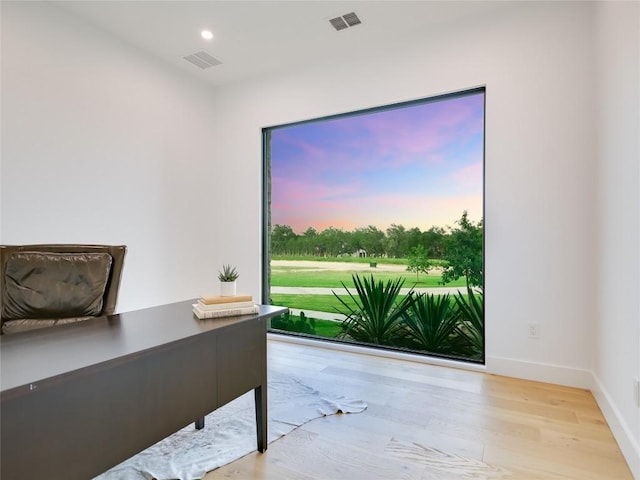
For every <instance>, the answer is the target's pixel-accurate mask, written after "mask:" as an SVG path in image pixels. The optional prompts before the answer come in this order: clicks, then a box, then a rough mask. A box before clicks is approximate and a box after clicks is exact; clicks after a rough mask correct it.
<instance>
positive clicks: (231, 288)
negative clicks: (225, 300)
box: [220, 282, 236, 297]
mask: <svg viewBox="0 0 640 480" xmlns="http://www.w3.org/2000/svg"><path fill="white" fill-rule="evenodd" d="M235 294H236V282H220V296H222V297H233V296H234V295H235Z"/></svg>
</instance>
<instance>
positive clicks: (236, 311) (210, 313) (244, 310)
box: [193, 303, 258, 319]
mask: <svg viewBox="0 0 640 480" xmlns="http://www.w3.org/2000/svg"><path fill="white" fill-rule="evenodd" d="M193 313H194V314H195V316H196V317H198V318H200V319H204V318H222V317H233V316H235V315H250V314H253V313H258V306H257V305H253V306H251V307H241V308H227V309H225V310H202V309H201V308H200V307H199V306H198V304H197V303H194V304H193Z"/></svg>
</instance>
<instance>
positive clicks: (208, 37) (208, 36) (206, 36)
mask: <svg viewBox="0 0 640 480" xmlns="http://www.w3.org/2000/svg"><path fill="white" fill-rule="evenodd" d="M200 35H202V38H204V39H205V40H211V39H212V38H213V33H211V32H210V31H209V30H202V31H201V32H200Z"/></svg>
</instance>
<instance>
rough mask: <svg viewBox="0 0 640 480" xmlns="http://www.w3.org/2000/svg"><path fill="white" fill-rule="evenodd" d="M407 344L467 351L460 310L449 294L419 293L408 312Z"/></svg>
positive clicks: (442, 350) (443, 350) (440, 350)
mask: <svg viewBox="0 0 640 480" xmlns="http://www.w3.org/2000/svg"><path fill="white" fill-rule="evenodd" d="M404 320H405V322H406V324H407V340H408V344H407V346H408V347H410V348H415V349H418V350H426V351H428V352H432V353H445V354H465V353H466V352H465V350H466V348H465V342H464V341H463V339H462V338H461V336H460V331H459V328H458V327H459V323H458V314H457V311H456V309H455V308H454V306H453V303H452V300H451V298H450V296H449V294H446V295H433V294H419V295H418V296H417V298H416V299H415V301H414V302H412V303H411V304H410V306H409V308H408V309H407V311H406V312H405V314H404Z"/></svg>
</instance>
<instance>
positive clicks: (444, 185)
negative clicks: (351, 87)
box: [271, 93, 484, 233]
mask: <svg viewBox="0 0 640 480" xmlns="http://www.w3.org/2000/svg"><path fill="white" fill-rule="evenodd" d="M483 123H484V94H482V93H478V94H474V95H469V96H464V97H459V98H451V99H447V100H442V101H437V102H432V103H423V104H419V105H415V106H411V107H409V108H398V109H393V110H385V111H379V112H375V113H366V114H361V115H356V116H348V117H341V118H337V119H331V120H324V121H315V122H309V123H305V124H300V125H294V126H288V127H282V128H276V129H273V130H272V136H271V183H272V194H271V223H272V225H276V224H280V225H289V226H290V227H291V228H292V229H293V230H294V231H295V232H296V233H303V232H304V231H305V230H306V229H307V228H308V227H313V228H315V229H316V230H318V231H322V230H324V229H325V228H327V227H331V226H332V227H335V228H341V229H343V230H347V231H351V230H354V229H355V228H358V227H366V226H368V225H373V226H376V227H378V228H379V229H380V230H383V231H385V230H386V229H387V228H388V227H389V226H390V225H391V224H392V223H395V224H396V225H403V226H404V227H405V228H407V229H410V228H413V227H418V228H419V229H420V230H422V231H425V230H428V229H429V228H431V227H432V226H433V225H437V226H443V227H444V226H446V225H449V226H454V222H455V220H458V219H459V218H460V216H461V215H462V212H463V210H467V211H468V212H469V218H470V220H472V221H474V222H475V221H479V220H480V219H481V218H482V160H483V158H482V157H483V135H484V127H483Z"/></svg>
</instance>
